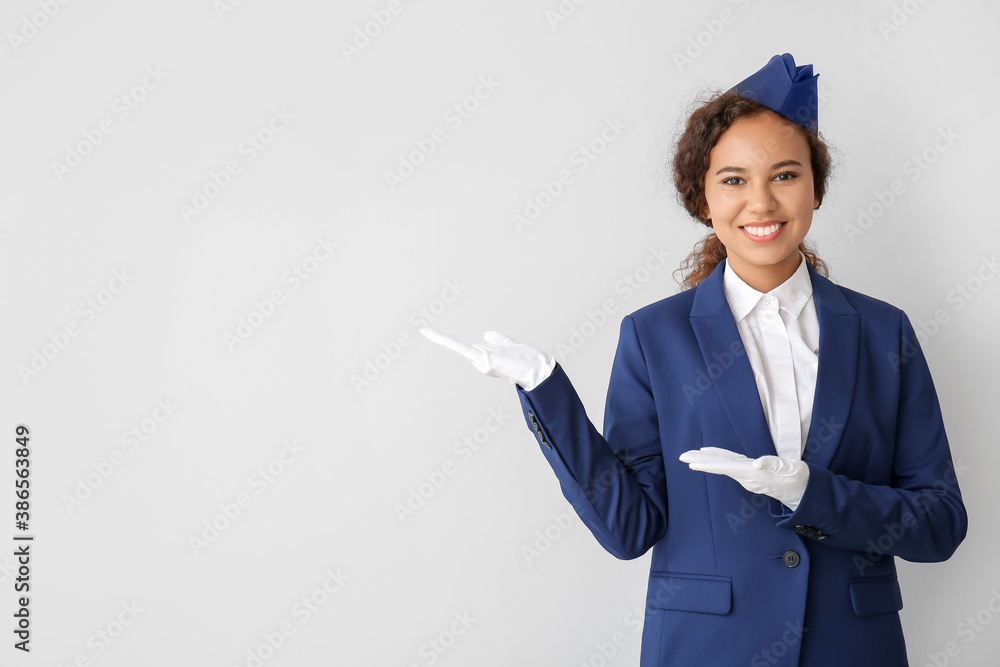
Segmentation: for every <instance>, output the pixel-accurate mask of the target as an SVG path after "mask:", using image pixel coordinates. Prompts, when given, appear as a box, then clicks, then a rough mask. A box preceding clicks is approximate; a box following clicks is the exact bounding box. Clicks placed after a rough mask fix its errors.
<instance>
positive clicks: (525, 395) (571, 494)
mask: <svg viewBox="0 0 1000 667" xmlns="http://www.w3.org/2000/svg"><path fill="white" fill-rule="evenodd" d="M517 391H518V396H519V398H520V401H521V407H522V411H523V412H524V416H525V420H526V421H527V423H528V425H529V427H530V428H531V429H532V430H534V432H535V436H536V438H537V439H538V442H539V445H540V448H541V451H542V454H543V455H544V456H545V458H546V460H547V461H548V462H549V464H550V465H551V466H552V470H553V471H554V472H555V474H556V477H557V478H558V480H559V484H560V487H561V488H562V492H563V495H564V496H565V497H566V500H568V501H569V502H570V504H571V505H572V506H573V508H574V510H575V511H576V513H577V514H578V515H579V517H580V519H581V520H582V521H583V523H584V524H585V525H586V526H587V527H588V528H589V529H590V531H591V532H592V533H593V534H594V537H596V538H597V541H598V542H600V543H601V545H602V546H603V547H604V548H605V549H606V550H607V551H608V552H610V553H611V554H612V555H614V556H615V557H616V558H620V559H631V558H638V557H639V556H641V555H643V554H644V553H646V551H648V550H649V549H650V548H651V547H652V546H653V545H654V544H656V542H657V541H659V539H660V538H661V537H662V536H663V534H664V532H665V531H666V526H667V490H666V485H665V483H664V480H665V473H664V468H663V453H662V450H661V446H660V438H659V427H658V424H657V417H656V407H655V405H654V403H653V394H652V390H651V388H650V382H649V374H648V371H647V368H646V363H645V359H644V358H643V355H642V349H641V348H640V346H639V339H638V335H637V333H636V329H635V324H634V322H633V321H632V319H631V316H627V317H625V319H624V320H623V321H622V325H621V334H620V338H619V343H618V351H617V352H616V353H615V360H614V364H613V366H612V370H611V381H610V384H609V387H608V397H607V403H606V406H605V418H604V431H605V436H602V435H601V434H600V433H599V432H598V431H597V429H596V428H595V427H594V425H593V424H592V423H591V422H590V419H589V418H588V417H587V414H586V411H585V409H584V406H583V403H582V402H581V400H580V397H579V395H578V394H577V392H576V390H575V389H574V388H573V385H572V384H571V383H570V381H569V378H568V377H567V376H566V373H565V371H564V370H563V368H562V366H561V365H558V364H557V365H556V368H555V370H553V372H552V374H551V375H550V376H549V377H548V378H546V379H545V380H544V381H543V382H542V383H540V384H539V385H538V386H537V387H535V388H534V389H532V390H531V391H525V390H524V389H523V388H521V387H520V386H518V388H517Z"/></svg>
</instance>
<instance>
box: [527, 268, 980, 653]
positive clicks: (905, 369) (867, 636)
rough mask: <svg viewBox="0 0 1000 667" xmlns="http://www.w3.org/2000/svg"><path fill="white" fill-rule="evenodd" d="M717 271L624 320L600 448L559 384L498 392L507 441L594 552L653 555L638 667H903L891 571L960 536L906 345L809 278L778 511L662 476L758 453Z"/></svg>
mask: <svg viewBox="0 0 1000 667" xmlns="http://www.w3.org/2000/svg"><path fill="white" fill-rule="evenodd" d="M723 266H724V265H723V264H720V265H719V266H718V267H717V268H716V269H715V271H714V272H713V273H712V274H711V275H710V276H709V277H708V278H706V279H705V280H704V282H702V283H701V284H700V285H699V286H698V287H695V288H693V289H690V290H686V291H684V292H681V293H679V294H676V295H674V296H671V297H669V298H666V299H663V300H661V301H658V302H656V303H653V304H651V305H648V306H646V307H644V308H641V309H639V310H637V311H636V312H634V313H632V314H631V315H628V316H626V317H625V318H624V320H623V321H622V324H621V334H620V340H619V343H618V350H617V352H616V354H615V360H614V364H613V367H612V371H611V380H610V385H609V387H608V396H607V403H606V406H605V418H604V436H602V435H601V434H600V433H599V432H598V431H597V429H596V428H595V427H594V426H593V425H592V424H591V422H590V420H589V419H588V418H587V414H586V412H585V410H584V406H583V404H582V403H581V401H580V398H579V396H578V395H577V393H576V391H575V390H574V388H573V386H572V384H571V383H570V381H569V379H568V378H567V376H566V373H565V371H564V370H563V368H562V367H561V366H559V365H557V366H556V368H555V370H554V371H553V373H552V374H551V375H550V376H549V377H548V378H547V379H545V380H544V381H543V382H542V383H541V384H539V385H538V386H537V387H535V388H534V389H533V390H532V391H530V392H529V391H524V389H523V388H521V387H517V391H518V396H519V399H520V401H521V407H522V409H523V412H524V415H525V419H526V422H527V423H528V425H529V427H530V428H531V429H532V430H533V431H534V432H535V435H536V437H537V439H538V442H539V446H540V449H541V451H542V453H543V454H544V456H545V458H546V460H548V462H549V464H550V465H551V466H552V469H553V470H554V471H555V474H556V476H557V478H558V480H559V484H560V486H561V487H562V492H563V494H564V495H565V497H566V499H567V500H568V501H569V502H570V503H571V504H572V505H573V507H574V509H575V510H576V512H577V514H579V516H580V518H581V520H582V521H583V523H584V524H586V525H587V527H588V528H589V529H590V530H591V532H592V533H593V534H594V536H595V537H596V538H597V540H598V541H599V542H600V543H601V545H602V546H603V547H604V548H605V549H607V550H608V551H609V552H610V553H611V554H613V555H615V556H616V557H618V558H622V559H631V558H636V557H638V556H641V555H643V554H645V553H646V552H647V551H648V550H649V549H650V548H652V550H653V553H652V565H651V569H650V573H649V585H648V589H647V593H646V609H645V623H644V626H643V633H642V660H641V665H642V667H660V666H662V665H677V666H680V667H691V666H694V665H698V666H702V665H750V666H751V667H755V666H757V665H761V666H764V665H768V666H771V665H803V666H807V667H827V666H829V667H844V666H845V665H857V666H859V667H860V666H867V665H872V666H874V665H878V666H879V667H902V666H904V665H906V664H907V660H906V649H905V646H904V642H903V633H902V629H901V626H900V621H899V615H898V613H897V612H898V611H899V610H900V609H901V608H902V605H903V603H902V597H901V595H900V590H899V584H898V582H897V579H896V568H895V563H894V557H895V556H899V557H900V558H904V559H906V560H909V561H917V562H935V561H943V560H945V559H947V558H949V557H950V556H951V555H952V553H953V552H954V551H955V549H956V548H957V547H958V545H959V543H961V541H962V540H963V539H964V538H965V534H966V529H967V522H968V518H967V515H966V511H965V507H964V505H963V503H962V497H961V493H960V491H959V486H958V479H957V474H956V471H955V469H954V466H953V464H952V460H951V452H950V450H949V447H948V440H947V437H946V435H945V429H944V424H943V422H942V418H941V411H940V408H939V405H938V400H937V395H936V393H935V390H934V385H933V383H932V381H931V375H930V371H929V370H928V367H927V363H926V361H925V359H924V356H923V353H922V352H921V350H920V347H919V345H918V343H917V339H916V335H915V334H914V331H913V328H912V327H911V325H910V322H909V320H908V319H907V317H906V315H905V314H904V313H903V312H902V311H901V310H899V309H898V308H895V307H893V306H891V305H889V304H887V303H884V302H882V301H878V300H876V299H873V298H871V297H868V296H865V295H863V294H859V293H858V292H854V291H852V290H849V289H846V288H844V287H841V286H839V285H835V284H834V283H833V282H831V281H830V280H828V279H826V278H824V277H822V276H820V275H818V274H817V273H816V272H815V271H814V270H813V269H812V267H810V268H809V276H810V278H811V280H812V284H813V295H814V298H815V300H816V309H817V315H818V318H819V326H820V338H819V366H818V371H817V382H816V393H815V399H814V403H813V411H812V421H811V424H810V427H809V435H808V438H807V441H806V445H805V451H804V454H803V460H804V461H806V462H807V464H808V465H809V483H808V486H807V488H806V490H805V494H804V496H803V498H802V502H801V503H800V505H799V506H798V508H797V509H796V510H795V511H794V512H793V511H791V510H789V509H788V508H787V507H785V506H783V505H782V504H781V503H779V502H778V501H776V500H773V499H771V498H768V497H767V496H762V495H756V494H752V493H750V492H748V491H746V490H745V489H743V487H742V486H740V485H739V484H738V483H737V482H736V481H734V480H732V479H730V478H728V477H725V476H723V475H711V474H706V473H703V472H696V471H693V470H691V469H690V468H689V467H688V466H687V465H686V464H684V463H682V462H680V461H679V460H678V458H677V457H678V456H679V455H680V454H681V453H682V452H684V451H687V450H689V449H698V448H699V447H703V446H714V447H723V448H726V449H730V450H732V451H735V452H741V453H743V454H745V455H746V456H749V457H751V458H756V457H759V456H764V455H767V454H770V455H774V454H775V448H774V444H773V443H772V441H771V436H770V432H769V431H768V427H767V422H766V419H765V416H764V410H763V407H762V406H761V402H760V398H759V394H758V392H757V386H756V383H755V382H754V378H753V372H752V370H751V367H750V362H749V360H748V359H747V356H746V354H745V351H744V349H743V344H742V341H741V339H740V335H739V331H738V330H737V328H736V322H735V320H734V319H733V315H732V312H731V311H730V308H729V304H728V302H727V301H726V297H725V293H724V290H723V281H722V275H723Z"/></svg>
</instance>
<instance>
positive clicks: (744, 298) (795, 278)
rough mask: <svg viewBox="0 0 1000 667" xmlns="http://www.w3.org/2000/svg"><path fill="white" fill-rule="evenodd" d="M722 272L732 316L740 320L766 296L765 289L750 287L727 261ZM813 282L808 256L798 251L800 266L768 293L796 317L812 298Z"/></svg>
mask: <svg viewBox="0 0 1000 667" xmlns="http://www.w3.org/2000/svg"><path fill="white" fill-rule="evenodd" d="M723 261H724V262H726V266H725V268H724V271H723V275H722V283H723V287H724V289H725V292H726V300H727V301H728V302H729V308H730V310H732V311H733V318H734V319H735V320H736V321H737V322H740V321H741V320H743V318H744V317H746V316H747V315H749V314H750V311H751V310H753V309H754V308H755V307H756V306H757V302H759V301H760V299H761V297H763V296H764V293H763V292H758V291H757V290H755V289H754V288H753V287H750V286H749V285H747V284H746V283H745V282H743V279H742V278H740V277H739V276H738V275H736V272H735V271H733V270H731V269H730V268H729V262H728V260H723ZM812 293H813V287H812V281H811V280H810V279H809V269H808V267H807V266H806V258H805V255H803V254H802V251H801V250H800V251H799V266H798V268H797V269H795V273H793V274H792V275H791V277H789V278H788V280H786V281H785V282H783V283H781V284H780V285H778V286H777V287H775V288H774V289H773V290H771V291H770V292H768V294H770V295H772V296H774V297H776V298H777V299H778V306H779V307H780V308H781V309H782V310H784V311H785V312H786V313H788V314H789V315H791V316H792V317H795V318H796V319H797V318H798V316H799V313H801V312H802V309H803V308H804V307H805V305H806V304H807V303H808V302H809V299H810V297H812Z"/></svg>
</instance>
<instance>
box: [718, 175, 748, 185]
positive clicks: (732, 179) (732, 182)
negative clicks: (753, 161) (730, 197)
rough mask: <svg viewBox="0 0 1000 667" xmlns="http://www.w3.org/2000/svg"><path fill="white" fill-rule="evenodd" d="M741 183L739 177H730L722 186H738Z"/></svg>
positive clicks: (741, 180)
mask: <svg viewBox="0 0 1000 667" xmlns="http://www.w3.org/2000/svg"><path fill="white" fill-rule="evenodd" d="M742 182H743V179H742V178H740V177H739V176H730V177H729V178H727V179H726V180H724V181H722V184H723V185H739V184H740V183H742Z"/></svg>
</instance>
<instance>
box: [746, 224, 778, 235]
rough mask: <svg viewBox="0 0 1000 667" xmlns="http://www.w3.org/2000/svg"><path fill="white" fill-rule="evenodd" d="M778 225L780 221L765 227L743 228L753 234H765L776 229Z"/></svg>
mask: <svg viewBox="0 0 1000 667" xmlns="http://www.w3.org/2000/svg"><path fill="white" fill-rule="evenodd" d="M779 227H781V223H780V222H779V223H775V224H773V225H768V226H767V227H744V228H743V229H745V230H747V231H748V232H750V233H751V234H753V235H754V236H767V235H768V234H773V233H775V232H776V231H778V228H779Z"/></svg>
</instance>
